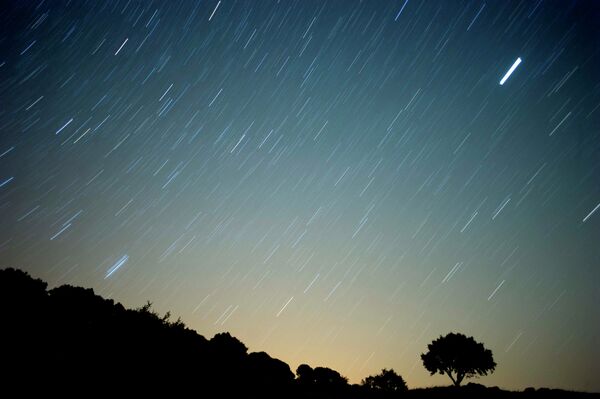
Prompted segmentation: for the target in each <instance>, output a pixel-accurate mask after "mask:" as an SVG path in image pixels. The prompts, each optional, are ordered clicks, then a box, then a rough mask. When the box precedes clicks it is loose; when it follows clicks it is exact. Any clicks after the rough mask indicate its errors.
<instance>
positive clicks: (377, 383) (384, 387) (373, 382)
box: [362, 369, 408, 396]
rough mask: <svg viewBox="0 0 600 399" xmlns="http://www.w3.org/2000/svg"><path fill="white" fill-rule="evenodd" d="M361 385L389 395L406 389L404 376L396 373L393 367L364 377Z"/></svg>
mask: <svg viewBox="0 0 600 399" xmlns="http://www.w3.org/2000/svg"><path fill="white" fill-rule="evenodd" d="M362 385H363V386H364V387H367V388H369V389H370V390H373V391H376V392H380V393H382V394H388V395H390V396H391V394H398V393H400V392H404V391H407V390H408V388H407V386H406V382H405V381H404V378H402V377H401V376H400V375H398V374H396V372H395V371H394V369H389V370H387V369H383V370H381V373H379V374H377V375H373V376H369V377H367V378H365V379H364V380H363V381H362Z"/></svg>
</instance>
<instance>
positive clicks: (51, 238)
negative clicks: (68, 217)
mask: <svg viewBox="0 0 600 399" xmlns="http://www.w3.org/2000/svg"><path fill="white" fill-rule="evenodd" d="M69 227H71V223H69V224H68V225H66V226H65V227H63V228H62V229H61V230H60V231H59V232H58V233H56V234H54V235H53V236H52V237H50V241H52V240H54V239H55V238H56V237H58V236H59V235H61V234H62V232H63V231H65V230H66V229H68V228H69Z"/></svg>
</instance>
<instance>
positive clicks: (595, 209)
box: [583, 203, 600, 223]
mask: <svg viewBox="0 0 600 399" xmlns="http://www.w3.org/2000/svg"><path fill="white" fill-rule="evenodd" d="M598 208H600V203H598V205H596V207H595V208H594V209H592V211H591V212H590V213H588V214H587V216H586V217H584V218H583V223H585V221H586V220H588V219H589V218H590V216H592V215H593V214H594V212H596V211H597V210H598Z"/></svg>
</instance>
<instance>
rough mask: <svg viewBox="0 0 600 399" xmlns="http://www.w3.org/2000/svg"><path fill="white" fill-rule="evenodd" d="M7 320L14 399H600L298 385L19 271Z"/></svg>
mask: <svg viewBox="0 0 600 399" xmlns="http://www.w3.org/2000/svg"><path fill="white" fill-rule="evenodd" d="M0 311H1V314H2V329H1V332H0V342H1V344H0V345H1V347H0V350H1V354H2V355H1V356H2V357H1V359H2V360H1V362H2V363H1V364H2V369H1V370H0V371H1V373H0V378H1V381H0V382H1V383H2V384H1V385H0V386H2V388H1V389H2V390H4V392H2V391H0V396H1V397H13V395H11V396H7V395H6V393H7V392H13V389H16V392H18V393H19V394H18V395H17V396H26V394H27V393H41V392H44V393H62V394H63V395H66V396H73V395H77V396H81V397H87V396H91V395H98V394H101V393H103V394H111V395H120V394H123V393H125V392H128V393H134V394H136V396H139V395H142V394H158V393H168V394H170V395H171V396H173V395H175V396H178V397H179V396H181V395H183V393H184V392H185V393H186V396H192V397H200V398H202V397H223V398H228V397H240V398H265V397H273V398H275V397H276V398H323V399H325V398H397V397H407V398H448V397H462V398H470V397H473V398H475V397H477V398H506V397H514V396H518V397H521V398H567V397H569V398H591V397H598V395H592V394H578V393H570V392H564V391H550V390H545V391H544V390H537V391H532V392H523V393H511V392H507V391H501V390H499V389H497V388H485V387H483V386H480V385H476V384H470V385H467V386H465V387H445V388H431V389H415V390H408V391H407V390H406V385H405V384H404V381H403V379H402V378H401V377H400V376H398V375H396V374H395V373H394V372H393V370H384V373H382V376H391V378H393V379H394V381H396V382H397V383H396V385H394V387H392V388H393V389H395V391H392V390H386V389H385V383H386V381H383V382H381V381H380V380H381V378H382V377H369V378H368V379H367V380H368V384H365V385H363V386H359V385H349V384H348V383H347V379H346V378H344V377H343V376H341V375H340V374H339V373H337V372H336V371H334V370H331V369H329V368H325V367H316V368H314V369H313V368H312V367H310V366H308V365H301V366H300V367H298V370H297V372H296V376H295V375H294V373H293V372H292V370H291V369H290V367H289V366H288V365H287V364H286V363H284V362H282V361H281V360H278V359H274V358H272V357H270V356H269V355H268V354H266V353H265V352H257V353H248V348H247V347H246V346H245V345H244V344H243V343H242V342H240V341H239V340H238V339H236V338H235V337H232V336H231V335H230V334H229V333H221V334H217V335H215V336H214V337H213V338H212V339H210V340H207V339H206V338H204V337H203V336H202V335H199V334H198V333H196V332H195V331H194V330H191V329H189V328H187V327H186V326H185V324H184V323H183V322H182V321H181V320H177V321H170V317H169V314H167V315H165V316H160V315H158V314H156V313H155V312H154V311H152V308H151V305H150V303H148V304H146V305H145V306H143V307H141V308H139V309H125V308H124V307H123V306H122V305H121V304H119V303H115V302H114V301H112V300H108V299H104V298H102V297H100V296H98V295H95V294H94V291H93V290H92V289H85V288H81V287H73V286H69V285H63V286H61V287H58V288H54V289H52V290H47V284H46V283H45V282H43V281H41V280H39V279H33V278H31V277H30V276H29V275H28V274H27V273H25V272H23V271H20V270H15V269H4V270H0ZM378 378H379V379H378ZM378 381H379V382H378ZM390 381H391V379H390ZM380 387H383V389H379V388H380ZM3 393H4V394H3Z"/></svg>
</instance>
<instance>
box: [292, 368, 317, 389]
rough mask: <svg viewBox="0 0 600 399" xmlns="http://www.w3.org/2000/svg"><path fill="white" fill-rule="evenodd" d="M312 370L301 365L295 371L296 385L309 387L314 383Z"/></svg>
mask: <svg viewBox="0 0 600 399" xmlns="http://www.w3.org/2000/svg"><path fill="white" fill-rule="evenodd" d="M313 374H314V370H313V368H312V367H310V366H309V365H308V364H301V365H300V366H298V368H297V369H296V376H297V380H298V383H299V384H301V385H310V384H313V383H314V382H315V377H314V375H313Z"/></svg>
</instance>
